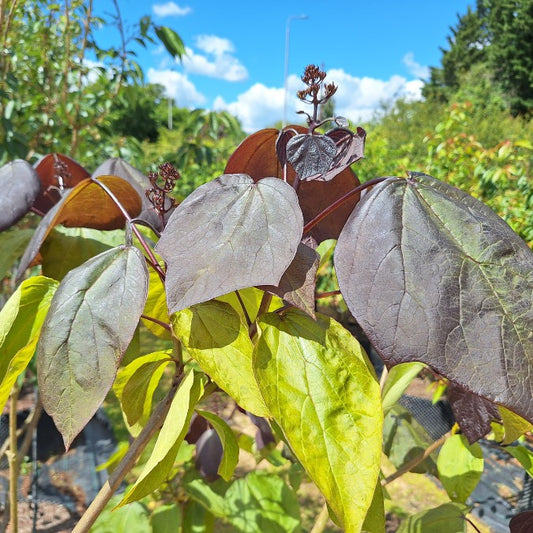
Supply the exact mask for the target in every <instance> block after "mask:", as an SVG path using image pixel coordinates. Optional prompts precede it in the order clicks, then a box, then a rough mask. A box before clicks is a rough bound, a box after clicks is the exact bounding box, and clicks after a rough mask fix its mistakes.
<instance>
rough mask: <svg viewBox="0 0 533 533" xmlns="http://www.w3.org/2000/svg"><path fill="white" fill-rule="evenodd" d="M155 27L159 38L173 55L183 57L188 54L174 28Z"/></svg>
mask: <svg viewBox="0 0 533 533" xmlns="http://www.w3.org/2000/svg"><path fill="white" fill-rule="evenodd" d="M154 29H155V33H156V35H157V36H158V37H159V40H160V41H161V42H162V43H163V46H164V47H165V48H166V49H167V52H168V53H169V54H170V55H172V57H174V58H178V59H181V58H182V56H184V55H186V54H187V52H186V50H185V45H184V44H183V41H182V40H181V37H180V36H179V35H178V34H177V33H176V32H175V31H174V30H172V29H170V28H169V27H167V26H154Z"/></svg>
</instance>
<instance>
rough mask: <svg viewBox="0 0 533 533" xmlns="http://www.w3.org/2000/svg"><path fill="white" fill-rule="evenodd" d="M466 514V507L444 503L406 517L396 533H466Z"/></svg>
mask: <svg viewBox="0 0 533 533" xmlns="http://www.w3.org/2000/svg"><path fill="white" fill-rule="evenodd" d="M467 512H468V507H467V506H466V505H462V504H460V503H445V504H443V505H439V506H438V507H435V508H434V509H429V510H427V511H421V512H420V513H417V514H415V515H413V516H409V517H407V518H406V519H405V520H404V521H403V522H402V524H401V526H400V529H398V533H426V532H427V533H429V532H431V533H466V520H465V516H466V513H467Z"/></svg>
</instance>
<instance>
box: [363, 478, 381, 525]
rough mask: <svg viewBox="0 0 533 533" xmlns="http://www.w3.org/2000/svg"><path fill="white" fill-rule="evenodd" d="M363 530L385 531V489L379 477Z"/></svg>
mask: <svg viewBox="0 0 533 533" xmlns="http://www.w3.org/2000/svg"><path fill="white" fill-rule="evenodd" d="M362 531H365V532H368V533H385V505H384V501H383V489H382V488H381V482H380V480H379V479H378V482H377V483H376V489H375V491H374V497H373V498H372V503H371V504H370V507H369V509H368V513H367V514H366V518H365V522H364V524H363V527H362Z"/></svg>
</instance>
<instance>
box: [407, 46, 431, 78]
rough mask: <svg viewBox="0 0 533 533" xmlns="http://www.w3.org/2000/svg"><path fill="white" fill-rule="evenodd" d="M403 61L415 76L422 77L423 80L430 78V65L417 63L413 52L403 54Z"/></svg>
mask: <svg viewBox="0 0 533 533" xmlns="http://www.w3.org/2000/svg"><path fill="white" fill-rule="evenodd" d="M402 62H403V64H404V65H405V66H406V67H407V70H408V71H409V73H410V74H412V75H413V76H416V77H417V78H422V79H423V80H426V79H427V78H429V67H426V66H424V65H421V64H420V63H417V62H416V61H415V56H414V54H413V52H409V53H407V54H405V55H404V56H403V59H402Z"/></svg>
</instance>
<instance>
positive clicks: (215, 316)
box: [172, 300, 269, 416]
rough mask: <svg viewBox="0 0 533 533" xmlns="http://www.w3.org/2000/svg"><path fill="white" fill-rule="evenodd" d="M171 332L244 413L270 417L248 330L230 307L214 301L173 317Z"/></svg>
mask: <svg viewBox="0 0 533 533" xmlns="http://www.w3.org/2000/svg"><path fill="white" fill-rule="evenodd" d="M172 330H173V332H174V335H176V337H177V338H178V339H180V340H181V342H182V343H183V346H184V347H185V349H186V350H187V352H189V353H190V354H191V356H192V357H194V359H196V361H197V362H198V364H199V365H200V367H201V368H202V370H203V371H204V372H205V373H206V374H208V375H209V377H210V378H211V379H212V380H213V381H214V382H215V383H216V384H217V385H218V386H219V387H220V388H221V389H223V390H224V391H226V392H227V393H228V394H229V395H230V396H231V397H232V398H233V399H234V400H235V401H236V402H237V403H238V404H239V405H240V406H241V407H242V408H243V409H245V410H246V411H250V412H251V413H254V414H256V415H258V416H269V413H268V409H267V408H266V406H265V403H264V402H263V398H262V397H261V393H260V392H259V388H258V387H257V382H256V380H255V377H254V374H253V368H252V352H253V344H252V341H251V340H250V336H249V334H248V328H247V327H246V324H245V323H244V321H243V319H241V317H240V316H239V314H238V313H237V311H235V310H234V309H233V308H232V307H231V305H230V304H228V303H225V302H219V301H217V300H215V301H212V302H205V303H202V304H199V305H194V306H192V307H191V308H190V309H184V310H183V311H180V312H179V313H175V314H174V315H173V316H172Z"/></svg>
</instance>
